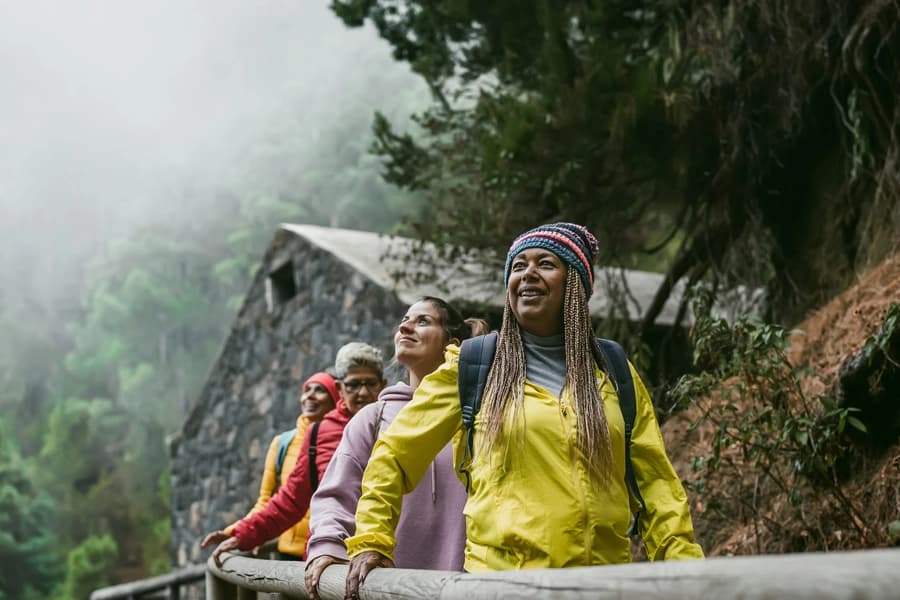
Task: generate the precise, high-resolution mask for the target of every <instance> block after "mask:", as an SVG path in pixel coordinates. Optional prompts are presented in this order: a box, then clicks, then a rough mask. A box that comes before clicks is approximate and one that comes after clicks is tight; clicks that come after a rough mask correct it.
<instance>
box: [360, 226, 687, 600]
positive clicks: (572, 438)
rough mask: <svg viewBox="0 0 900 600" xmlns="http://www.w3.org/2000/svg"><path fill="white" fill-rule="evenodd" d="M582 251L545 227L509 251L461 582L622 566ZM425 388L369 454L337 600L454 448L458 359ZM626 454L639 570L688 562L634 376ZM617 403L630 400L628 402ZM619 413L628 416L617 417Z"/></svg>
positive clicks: (609, 438) (611, 427) (615, 431)
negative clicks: (479, 576) (468, 576)
mask: <svg viewBox="0 0 900 600" xmlns="http://www.w3.org/2000/svg"><path fill="white" fill-rule="evenodd" d="M598 250H599V248H598V244H597V240H596V238H594V236H593V235H592V234H591V233H590V232H589V231H588V230H587V229H586V228H584V227H582V226H581V225H576V224H574V223H554V224H550V225H543V226H540V227H537V228H535V229H532V230H531V231H527V232H525V233H524V234H522V235H521V236H519V237H518V238H516V239H515V240H514V241H513V243H512V245H511V246H510V249H509V252H508V254H507V258H506V267H505V269H504V280H505V283H506V306H505V309H504V314H503V324H502V326H501V328H500V331H499V333H498V336H497V340H496V350H495V352H494V353H493V359H492V362H490V363H489V364H490V368H489V372H488V374H487V379H486V384H485V388H484V392H483V396H482V404H481V407H480V410H479V412H478V413H477V414H476V415H475V419H474V426H473V429H472V431H473V434H474V441H473V450H474V456H472V457H471V458H470V459H467V462H466V464H464V465H462V466H463V467H465V468H466V470H467V472H468V473H469V474H470V481H471V484H470V488H469V498H468V500H467V502H466V507H465V515H466V536H467V539H466V551H465V565H464V567H465V570H466V571H470V572H482V571H495V570H504V569H533V568H556V567H575V566H587V565H598V564H614V563H624V562H630V561H631V540H630V538H629V535H628V532H629V529H630V525H631V523H632V520H633V519H634V514H633V511H632V509H633V507H634V506H636V504H637V498H636V497H633V496H632V494H631V492H630V490H629V487H628V483H627V481H626V474H625V473H626V460H627V459H626V445H625V439H626V432H625V418H624V415H623V410H622V405H620V398H619V392H620V388H621V392H623V394H624V393H628V388H629V387H630V386H629V381H627V380H626V379H625V378H620V379H621V381H620V383H621V384H622V385H620V386H617V384H616V383H614V381H613V379H612V376H611V373H612V369H611V367H610V365H609V364H607V360H606V358H605V356H604V354H603V352H602V350H601V348H600V346H599V345H598V342H597V341H596V339H595V338H594V334H593V328H592V324H591V320H590V313H589V311H588V300H589V299H590V296H591V292H592V291H593V277H594V275H593V265H594V262H595V258H596V256H597V253H598ZM447 358H448V360H447V361H446V362H444V363H443V364H442V365H441V366H440V367H438V368H437V369H436V370H435V371H434V372H433V373H431V374H430V375H428V376H427V377H426V378H425V379H424V380H423V381H422V382H421V383H420V385H419V388H418V389H417V390H416V394H415V398H414V399H413V401H412V402H410V403H409V404H408V405H407V406H406V408H405V409H404V410H403V411H402V412H401V413H400V414H399V415H398V416H397V418H396V419H395V420H394V422H393V423H392V425H391V428H390V429H389V430H388V431H386V432H385V433H384V434H382V435H381V436H380V437H379V439H378V441H377V442H376V443H375V447H374V448H373V450H372V455H371V458H370V459H369V464H368V466H367V468H366V471H365V476H364V477H363V482H362V489H363V493H362V496H360V499H359V503H358V506H357V510H356V531H355V533H354V535H353V536H351V537H349V538H347V550H348V554H349V555H350V557H351V561H350V568H349V569H348V575H347V587H346V597H347V598H351V599H355V598H358V593H359V585H360V583H361V582H362V581H363V580H364V579H365V577H366V574H367V573H369V571H371V569H372V568H375V567H380V566H390V565H391V560H390V559H391V557H392V556H393V555H394V551H395V544H396V534H395V531H396V527H397V522H398V516H399V515H400V513H401V506H402V503H403V496H404V494H406V493H408V492H409V491H410V490H411V489H412V488H414V487H415V486H416V485H417V484H418V483H419V481H420V480H421V479H422V477H423V476H424V474H425V473H426V471H427V468H428V465H429V463H430V462H431V460H432V459H433V457H434V456H435V455H436V454H437V453H438V452H439V451H440V449H441V448H443V447H444V446H445V445H446V444H447V443H448V442H449V441H450V440H451V439H454V438H455V439H456V441H457V444H460V446H459V448H460V455H463V452H462V451H463V450H465V449H466V448H467V443H466V440H465V436H460V435H458V434H459V433H460V432H461V431H465V430H464V425H463V421H462V409H461V406H460V398H459V391H458V383H459V360H458V358H459V350H458V348H456V347H454V346H450V347H449V348H448V350H447ZM625 367H626V368H627V369H628V373H630V377H629V378H628V379H629V380H630V383H633V387H634V397H635V418H634V421H633V425H634V427H633V429H632V432H631V443H630V445H629V446H628V451H629V452H630V463H631V465H632V467H633V470H634V475H635V479H636V487H637V489H638V491H639V492H640V495H641V497H642V499H643V501H644V509H643V510H641V511H640V513H639V517H638V518H637V523H636V525H637V529H638V531H639V533H640V534H641V536H642V537H643V541H644V544H645V546H646V548H647V554H648V556H649V558H650V559H651V560H671V559H687V558H702V557H703V551H702V550H701V548H700V546H699V545H698V544H697V543H696V542H695V541H694V530H693V525H692V523H691V514H690V510H689V507H688V503H687V498H686V496H685V493H684V489H683V488H682V485H681V481H680V479H679V477H678V475H677V474H676V473H675V470H674V469H673V468H672V465H671V463H670V462H669V459H668V457H667V456H666V451H665V448H664V447H663V442H662V436H661V435H660V431H659V425H658V423H657V420H656V415H655V412H654V408H653V403H652V401H651V399H650V396H649V394H648V393H647V390H646V388H645V387H644V384H643V383H642V381H641V379H640V376H639V375H638V373H637V371H635V370H634V368H633V367H631V366H630V365H625ZM629 396H630V394H629ZM629 412H630V411H629Z"/></svg>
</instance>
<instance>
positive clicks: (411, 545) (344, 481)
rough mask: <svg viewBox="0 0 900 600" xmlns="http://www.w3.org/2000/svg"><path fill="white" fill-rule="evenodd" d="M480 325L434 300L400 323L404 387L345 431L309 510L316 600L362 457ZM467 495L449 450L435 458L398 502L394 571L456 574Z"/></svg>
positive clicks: (342, 555) (338, 556) (311, 585)
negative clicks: (447, 353)
mask: <svg viewBox="0 0 900 600" xmlns="http://www.w3.org/2000/svg"><path fill="white" fill-rule="evenodd" d="M487 329H488V328H487V324H486V323H485V322H484V321H482V320H480V319H463V318H462V316H461V315H460V314H459V312H458V311H457V310H456V309H455V308H453V307H452V306H450V305H449V304H447V302H445V301H444V300H441V299H440V298H433V297H429V296H426V297H425V298H423V299H422V300H420V301H419V302H416V303H414V304H413V305H412V306H410V307H409V309H408V310H407V311H406V314H405V315H404V316H403V318H402V319H400V324H399V325H398V327H397V330H396V332H395V333H394V359H395V360H396V361H397V362H398V363H400V364H401V365H403V366H404V367H406V369H407V372H408V374H409V383H408V384H406V383H397V384H395V385H392V386H390V387H388V388H385V390H384V391H382V392H381V395H380V396H379V398H378V402H376V403H375V404H373V405H371V406H366V407H364V408H363V409H362V410H361V411H359V414H358V415H357V416H356V417H355V418H354V419H353V420H352V421H350V423H349V424H348V425H347V429H346V430H345V431H344V433H345V435H344V438H343V439H342V440H341V443H340V445H339V446H338V449H337V451H336V452H335V455H334V458H333V459H332V461H331V466H330V467H329V469H328V472H327V473H326V474H325V477H324V479H322V484H321V485H320V486H319V489H318V490H317V491H316V493H315V495H313V498H312V503H311V504H310V513H311V515H312V521H311V526H310V534H311V537H310V539H309V546H308V548H307V551H308V554H307V563H306V578H305V579H306V589H307V593H308V594H309V596H310V597H311V598H317V597H318V585H319V578H320V577H321V575H322V572H323V571H324V570H325V568H326V567H327V566H328V565H331V564H334V563H345V562H347V550H346V547H345V545H344V540H346V539H347V538H348V537H349V536H351V535H353V533H354V530H355V527H354V515H355V513H356V503H357V501H358V500H359V496H360V494H361V493H362V491H361V489H360V484H361V482H362V478H363V471H364V470H365V468H366V465H367V464H368V462H369V454H370V453H371V452H372V446H374V445H375V440H376V439H377V438H378V436H379V434H380V433H381V432H382V431H384V430H385V429H387V427H388V425H390V424H391V422H392V421H393V420H394V418H395V417H396V416H397V413H399V412H400V409H402V408H403V407H404V406H406V405H407V403H408V402H409V401H410V400H412V396H413V392H414V391H415V389H416V388H417V387H418V386H419V382H420V381H422V379H423V378H424V377H425V376H426V375H428V374H429V373H431V372H432V371H434V370H435V369H437V368H438V367H439V366H440V365H441V363H443V362H444V350H445V349H446V347H447V345H448V344H456V345H459V344H460V343H461V342H462V340H465V339H468V338H470V337H472V336H474V335H482V334H484V333H487ZM465 503H466V490H465V488H464V487H463V485H462V483H460V481H459V479H458V478H457V475H456V470H455V467H454V459H453V447H452V444H447V445H446V446H445V447H444V448H443V450H441V451H440V452H439V453H438V455H437V458H435V460H434V462H433V463H431V465H430V466H429V467H428V474H426V476H425V478H424V479H423V480H422V482H421V483H420V484H419V486H418V487H416V489H414V490H413V491H411V492H410V493H408V494H406V495H405V496H404V498H403V511H402V513H401V515H400V521H399V524H398V525H397V547H396V549H395V551H394V564H395V565H396V566H397V567H400V568H405V569H437V570H443V571H461V570H462V566H463V551H464V549H465V544H466V524H465V519H464V517H463V513H462V510H463V506H464V505H465Z"/></svg>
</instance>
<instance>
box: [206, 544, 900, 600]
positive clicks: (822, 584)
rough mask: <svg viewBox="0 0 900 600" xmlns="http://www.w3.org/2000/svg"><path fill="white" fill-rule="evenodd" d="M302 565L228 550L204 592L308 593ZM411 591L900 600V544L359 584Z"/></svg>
mask: <svg viewBox="0 0 900 600" xmlns="http://www.w3.org/2000/svg"><path fill="white" fill-rule="evenodd" d="M304 567H305V563H302V562H286V561H267V560H260V559H256V558H249V557H246V556H239V555H226V557H225V560H224V561H223V564H222V567H221V568H220V567H217V566H216V565H215V564H214V563H213V562H212V561H209V562H207V572H206V599H207V600H250V599H258V598H263V597H265V596H263V594H270V596H267V597H269V598H271V597H277V598H301V599H302V598H307V595H306V588H305V587H304V585H303V570H304ZM346 574H347V567H346V566H345V565H333V566H331V567H328V569H326V570H325V572H324V574H323V575H322V579H321V582H320V586H319V595H320V596H321V598H322V600H339V599H342V598H343V597H344V578H345V577H346ZM413 598H440V599H441V600H450V599H456V598H459V599H460V600H486V599H491V600H495V599H498V598H529V599H545V598H546V599H553V600H555V599H562V600H582V599H583V600H605V599H610V600H612V599H616V600H630V599H635V600H638V599H640V600H649V599H652V600H663V599H665V600H678V599H685V600H687V599H690V600H694V599H697V598H715V599H717V600H718V599H722V598H740V599H745V600H763V599H772V598H798V599H806V600H830V599H835V600H836V599H838V598H841V599H843V598H854V599H857V600H862V599H870V600H888V599H891V600H896V599H897V598H900V548H895V549H882V550H859V551H855V552H832V553H808V554H785V555H767V556H746V557H731V558H712V559H707V560H697V561H671V562H657V563H634V564H630V565H615V566H605V567H578V568H571V569H537V570H528V571H505V572H498V573H484V574H481V573H451V572H446V571H413V570H407V569H375V570H374V571H372V573H371V574H370V575H369V577H368V578H367V579H366V582H365V583H364V584H363V585H362V586H361V587H360V599H361V600H404V599H413Z"/></svg>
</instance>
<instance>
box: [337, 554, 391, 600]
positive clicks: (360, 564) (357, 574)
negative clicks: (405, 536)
mask: <svg viewBox="0 0 900 600" xmlns="http://www.w3.org/2000/svg"><path fill="white" fill-rule="evenodd" d="M393 566H394V561H392V560H391V559H389V558H387V557H385V556H382V555H381V554H379V553H378V552H373V551H369V552H362V553H360V554H357V555H356V556H354V557H353V559H352V560H351V561H350V569H349V570H348V571H347V582H346V584H345V586H344V600H359V586H360V585H362V583H363V582H364V581H365V580H366V577H367V576H368V575H369V573H370V572H371V571H372V569H375V568H377V567H393Z"/></svg>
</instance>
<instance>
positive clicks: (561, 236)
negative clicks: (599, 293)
mask: <svg viewBox="0 0 900 600" xmlns="http://www.w3.org/2000/svg"><path fill="white" fill-rule="evenodd" d="M528 248H544V249H546V250H549V251H551V252H553V254H555V255H557V256H558V257H559V258H560V259H562V261H563V262H564V263H566V264H567V265H569V267H573V268H574V269H575V270H576V271H578V276H579V277H580V278H581V284H582V285H583V286H584V291H585V293H586V294H587V297H588V298H590V297H591V294H592V293H593V291H594V269H593V265H594V260H595V259H596V258H597V253H598V252H599V251H600V246H599V245H598V244H597V238H595V237H594V235H593V234H592V233H591V232H590V231H588V230H587V228H586V227H583V226H582V225H576V224H575V223H552V224H550V225H541V226H540V227H535V228H534V229H532V230H530V231H526V232H525V233H523V234H522V235H520V236H519V237H517V238H516V239H515V241H514V242H513V243H512V246H510V248H509V253H508V254H507V255H506V268H505V269H504V270H503V283H504V284H508V283H509V271H510V268H511V267H512V261H513V258H515V257H516V255H517V254H519V253H520V252H522V251H523V250H526V249H528Z"/></svg>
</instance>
